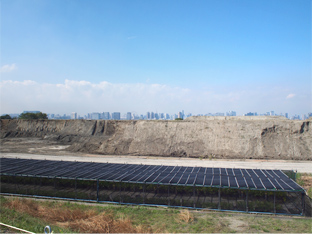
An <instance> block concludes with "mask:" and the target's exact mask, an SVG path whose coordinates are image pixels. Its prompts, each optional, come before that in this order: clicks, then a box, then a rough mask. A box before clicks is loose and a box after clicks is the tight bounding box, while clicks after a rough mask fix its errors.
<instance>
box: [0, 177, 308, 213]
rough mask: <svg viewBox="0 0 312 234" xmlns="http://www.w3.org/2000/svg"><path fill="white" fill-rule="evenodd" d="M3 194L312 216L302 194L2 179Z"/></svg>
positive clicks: (96, 181) (155, 185)
mask: <svg viewBox="0 0 312 234" xmlns="http://www.w3.org/2000/svg"><path fill="white" fill-rule="evenodd" d="M1 193H2V194H16V195H23V196H40V197H53V198H62V199H74V200H88V201H96V202H113V203H120V204H139V205H151V206H170V207H187V208H195V209H212V210H231V211H239V212H260V213H273V214H287V215H306V216H311V199H309V197H307V196H306V195H305V194H304V193H302V192H284V191H263V190H246V189H245V190H243V189H233V188H216V187H201V186H180V185H160V184H145V183H126V182H107V181H100V180H81V179H60V178H42V177H24V176H1Z"/></svg>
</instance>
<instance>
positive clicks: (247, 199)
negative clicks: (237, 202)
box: [246, 190, 249, 213]
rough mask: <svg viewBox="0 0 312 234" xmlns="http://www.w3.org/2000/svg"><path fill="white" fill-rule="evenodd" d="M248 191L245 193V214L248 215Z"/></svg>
mask: <svg viewBox="0 0 312 234" xmlns="http://www.w3.org/2000/svg"><path fill="white" fill-rule="evenodd" d="M248 191H249V190H247V192H246V212H247V213H248Z"/></svg>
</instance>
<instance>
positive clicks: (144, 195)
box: [143, 183, 145, 204]
mask: <svg viewBox="0 0 312 234" xmlns="http://www.w3.org/2000/svg"><path fill="white" fill-rule="evenodd" d="M143 204H145V183H144V184H143Z"/></svg>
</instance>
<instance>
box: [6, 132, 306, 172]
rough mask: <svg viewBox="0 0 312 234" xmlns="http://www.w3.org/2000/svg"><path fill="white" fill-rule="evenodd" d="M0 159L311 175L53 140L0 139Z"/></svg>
mask: <svg viewBox="0 0 312 234" xmlns="http://www.w3.org/2000/svg"><path fill="white" fill-rule="evenodd" d="M0 146H1V147H0V157H10V158H26V159H27V158H28V159H47V160H66V161H84V162H86V161H88V162H90V161H91V162H109V163H129V164H146V165H169V166H198V167H221V168H251V169H280V170H294V171H298V172H301V173H312V161H294V160H292V161H290V160H256V159H236V160H235V159H228V160H226V159H224V160H222V159H200V158H178V157H153V156H131V155H96V154H83V153H74V152H70V151H68V150H66V148H67V147H69V145H60V143H59V142H57V141H54V140H46V139H41V138H5V139H0Z"/></svg>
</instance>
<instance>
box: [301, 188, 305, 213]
mask: <svg viewBox="0 0 312 234" xmlns="http://www.w3.org/2000/svg"><path fill="white" fill-rule="evenodd" d="M301 204H302V211H301V215H304V207H305V194H304V193H301Z"/></svg>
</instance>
